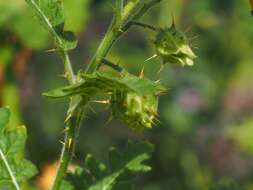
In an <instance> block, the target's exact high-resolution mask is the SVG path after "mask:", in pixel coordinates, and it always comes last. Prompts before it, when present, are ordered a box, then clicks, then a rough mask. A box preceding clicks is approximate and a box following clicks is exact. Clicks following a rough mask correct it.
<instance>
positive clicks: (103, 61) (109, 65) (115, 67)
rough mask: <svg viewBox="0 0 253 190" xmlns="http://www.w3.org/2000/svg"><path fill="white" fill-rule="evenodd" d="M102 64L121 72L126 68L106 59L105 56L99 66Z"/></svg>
mask: <svg viewBox="0 0 253 190" xmlns="http://www.w3.org/2000/svg"><path fill="white" fill-rule="evenodd" d="M102 65H107V66H108V67H110V68H112V69H114V70H115V71H118V72H120V73H121V72H122V71H123V70H124V68H122V67H121V66H119V65H116V64H115V63H113V62H111V61H109V60H107V59H105V58H103V59H102V60H101V64H100V65H98V68H99V67H100V66H102Z"/></svg>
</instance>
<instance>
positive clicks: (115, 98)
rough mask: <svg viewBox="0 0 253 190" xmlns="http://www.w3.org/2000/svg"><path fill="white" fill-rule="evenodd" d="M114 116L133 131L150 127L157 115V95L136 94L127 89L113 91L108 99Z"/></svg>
mask: <svg viewBox="0 0 253 190" xmlns="http://www.w3.org/2000/svg"><path fill="white" fill-rule="evenodd" d="M110 107H111V112H112V115H113V117H114V118H116V119H118V120H120V121H122V122H124V123H126V124H127V126H128V127H129V128H131V129H133V130H135V131H142V130H143V129H145V128H152V125H153V124H154V120H155V119H156V117H157V107H158V96H157V95H152V94H149V95H138V94H137V93H134V92H129V91H119V90H117V91H115V92H114V93H113V94H112V95H111V99H110Z"/></svg>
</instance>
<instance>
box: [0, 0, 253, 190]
mask: <svg viewBox="0 0 253 190" xmlns="http://www.w3.org/2000/svg"><path fill="white" fill-rule="evenodd" d="M63 1H64V4H65V12H66V19H67V23H66V28H67V29H70V30H73V31H75V32H76V33H77V34H78V40H79V44H78V47H77V49H75V50H73V51H71V52H70V56H71V59H72V61H73V63H74V68H75V70H78V69H81V68H85V67H86V65H87V63H88V62H89V60H90V59H91V57H92V54H93V53H94V51H95V50H96V48H97V46H98V44H99V42H100V40H101V39H102V37H103V35H104V34H105V31H106V28H107V27H108V25H109V23H110V19H111V17H112V3H113V2H112V1H111V0H106V1H105V0H63ZM0 10H1V11H0V104H1V106H5V105H9V106H10V108H11V110H12V118H11V125H13V126H14V125H19V124H25V125H26V126H27V127H28V133H29V137H28V143H27V149H26V150H27V157H28V158H29V159H30V160H32V161H33V162H34V163H35V164H36V165H37V166H38V167H39V170H40V174H39V176H38V177H36V178H34V181H33V184H35V185H36V186H37V187H39V188H40V189H41V190H44V189H46V188H47V184H48V183H49V182H48V181H50V180H51V179H52V175H53V172H54V169H53V165H54V163H55V162H56V161H57V159H58V157H59V154H60V147H61V143H60V139H61V138H62V136H63V132H62V131H63V127H64V125H63V120H64V117H65V110H66V109H67V101H57V102H53V101H49V100H47V99H46V98H44V97H42V96H41V93H42V92H44V91H47V90H50V89H53V88H55V87H58V86H60V85H62V84H66V82H65V80H64V79H63V78H61V77H60V75H61V74H62V73H63V66H62V64H61V60H60V59H59V58H58V57H57V55H56V54H55V53H54V52H50V51H49V52H48V51H47V50H50V49H52V48H53V45H52V43H51V39H50V37H49V36H48V34H47V33H46V32H45V31H44V29H43V28H42V27H41V26H40V25H39V24H38V23H37V21H36V20H35V19H34V18H33V17H34V16H33V14H32V13H31V11H30V9H28V7H27V5H26V4H25V1H24V0H8V1H6V0H0ZM172 15H174V17H175V20H176V26H177V27H178V28H180V29H181V30H182V31H186V34H187V36H188V37H189V38H190V39H191V45H192V47H193V48H194V51H195V53H196V54H197V55H198V58H197V59H196V61H195V65H194V67H184V68H182V67H179V66H175V65H167V66H166V67H165V68H164V69H163V70H162V72H161V73H159V74H157V71H158V70H159V67H160V66H161V61H160V60H159V59H158V60H152V61H150V62H148V63H146V65H145V75H146V76H147V77H149V78H151V79H154V80H157V79H159V78H160V79H161V81H162V83H163V84H164V85H165V86H167V87H168V88H169V91H168V93H167V94H166V95H164V96H163V97H162V98H161V101H160V106H159V112H160V118H159V120H160V124H158V125H157V126H155V127H154V128H153V129H152V130H146V131H145V132H144V133H143V134H136V133H133V132H132V131H131V130H129V129H128V128H127V127H126V126H124V125H122V124H121V123H119V122H117V121H114V120H113V121H111V122H109V123H108V124H106V125H105V123H107V121H108V118H109V116H110V113H109V112H108V111H107V109H106V107H105V106H101V105H96V104H94V105H92V107H93V108H92V109H90V110H89V113H88V115H87V117H86V119H85V121H84V122H83V124H82V128H81V131H80V136H79V140H78V145H77V150H76V155H75V157H74V163H80V162H82V161H83V159H84V156H85V154H86V153H92V154H94V155H95V157H97V158H98V159H100V160H102V161H103V160H105V159H106V155H107V151H108V148H109V147H110V146H112V145H113V146H115V145H119V146H120V145H122V144H124V143H125V142H126V141H127V140H128V139H133V140H141V139H148V140H149V141H151V142H152V143H154V144H155V146H156V149H155V152H154V153H153V155H152V159H151V160H150V165H151V166H152V168H153V170H152V171H151V172H150V173H148V174H145V175H144V176H140V177H139V178H137V179H136V182H137V184H138V187H139V188H138V189H143V190H210V189H220V190H221V189H222V190H225V189H227V190H233V189H238V190H242V189H245V190H252V189H253V118H252V115H253V85H252V82H253V78H252V77H253V18H252V17H251V16H250V8H249V2H248V0H240V1H239V0H222V1H221V0H205V1H203V0H194V1H193V0H177V1H174V0H173V1H172V0H164V1H163V3H161V5H160V6H156V7H155V8H153V9H152V11H150V12H149V14H147V15H146V16H145V17H144V18H143V22H147V23H151V24H153V25H155V26H164V27H165V26H169V25H170V24H171V20H172ZM153 40H154V34H153V33H151V32H149V31H145V30H143V29H139V28H132V29H131V30H130V31H129V33H128V34H127V35H125V36H124V37H123V38H121V40H120V42H118V43H117V44H116V45H115V46H114V48H113V51H112V52H111V53H110V55H109V57H110V59H111V60H113V61H115V62H119V63H120V64H122V65H125V66H126V67H127V68H128V69H129V70H130V71H131V72H132V73H135V74H138V73H139V72H140V70H141V68H142V67H143V65H144V64H145V63H144V60H146V59H147V58H149V57H151V56H152V55H153V54H154V47H153V44H152V41H153ZM154 76H156V77H154ZM93 110H95V112H94V111H93Z"/></svg>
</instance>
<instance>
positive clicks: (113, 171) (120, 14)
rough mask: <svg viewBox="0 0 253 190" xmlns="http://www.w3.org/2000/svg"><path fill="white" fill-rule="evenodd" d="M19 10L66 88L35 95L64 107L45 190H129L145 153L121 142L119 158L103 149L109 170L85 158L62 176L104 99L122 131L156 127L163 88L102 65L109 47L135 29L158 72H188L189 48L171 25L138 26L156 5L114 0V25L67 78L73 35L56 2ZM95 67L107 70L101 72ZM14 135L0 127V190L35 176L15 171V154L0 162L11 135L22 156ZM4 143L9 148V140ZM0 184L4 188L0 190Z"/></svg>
mask: <svg viewBox="0 0 253 190" xmlns="http://www.w3.org/2000/svg"><path fill="white" fill-rule="evenodd" d="M26 2H27V4H28V5H29V6H30V8H31V10H32V11H33V12H34V14H35V15H36V18H37V20H38V22H40V24H41V25H42V26H43V27H44V28H45V29H46V30H47V31H48V32H49V33H50V34H51V36H52V37H53V40H54V44H55V49H56V52H57V53H58V54H59V56H60V57H61V58H62V62H63V66H64V69H65V73H64V76H65V78H66V79H67V80H68V82H69V85H67V86H63V87H57V88H56V89H54V90H50V91H49V92H46V93H44V94H43V95H44V96H46V97H47V98H51V99H60V98H67V99H69V100H70V103H69V108H68V110H67V113H66V119H65V121H64V123H65V128H64V129H63V131H64V132H65V138H64V142H63V147H62V153H61V156H60V162H59V167H58V170H57V174H56V177H55V179H54V183H53V185H52V188H51V189H52V190H59V189H71V190H73V189H75V190H80V189H89V190H102V189H103V190H112V189H114V190H115V189H131V186H132V185H133V183H132V182H131V179H132V176H134V175H136V174H137V173H143V172H147V171H149V170H150V169H151V168H150V167H149V166H147V165H145V164H143V161H145V160H147V159H149V153H151V152H152V150H153V146H152V145H151V144H150V143H148V142H138V143H132V142H128V143H127V146H126V149H124V150H122V149H121V150H117V149H115V148H111V149H110V150H109V160H110V161H109V164H104V163H101V162H99V161H97V160H96V159H95V158H94V157H93V156H92V155H90V154H88V155H87V156H86V158H85V162H84V165H83V166H80V167H79V166H78V167H77V168H76V170H75V171H74V172H72V173H69V172H68V171H67V168H68V165H69V164H70V162H71V159H72V156H73V155H74V151H75V144H76V140H77V136H78V134H77V133H78V131H79V130H78V129H79V127H80V123H81V121H82V119H83V118H84V116H85V115H86V112H87V109H86V108H87V106H88V105H89V103H90V102H94V99H95V98H96V97H97V96H101V95H102V96H103V97H107V100H105V101H104V102H106V103H107V104H109V110H110V112H111V115H112V117H113V118H115V119H118V120H120V121H121V122H123V123H125V124H126V126H128V127H129V128H130V129H132V130H133V131H136V132H137V133H140V132H142V131H143V130H148V129H150V128H152V127H153V126H154V125H155V124H156V121H157V120H158V99H159V96H160V95H162V93H164V92H165V91H166V88H165V87H163V86H162V85H161V84H160V83H159V82H157V81H152V80H150V79H148V78H145V76H144V75H143V74H141V75H140V76H135V75H133V74H131V73H129V72H128V71H127V70H126V68H123V67H121V66H119V65H117V64H115V63H113V62H112V61H110V60H109V59H108V58H107V55H108V54H109V52H110V51H111V48H112V46H113V45H114V43H115V42H116V41H118V40H120V37H121V36H122V35H124V34H125V33H126V32H127V31H128V30H129V29H130V28H131V27H132V26H133V25H135V26H140V27H143V28H148V29H151V30H152V31H153V32H154V36H155V42H154V49H155V56H158V57H159V58H160V59H161V61H162V64H166V63H173V64H179V65H182V66H184V65H193V60H194V58H195V57H196V56H195V54H194V53H193V51H192V50H191V48H190V45H189V41H188V39H187V37H186V36H185V35H184V34H183V33H182V32H181V31H180V30H178V29H177V28H176V27H175V25H174V24H172V26H171V27H167V28H159V27H154V26H151V25H149V24H144V23H141V22H140V21H139V20H140V19H141V18H142V16H143V15H144V14H146V13H147V12H148V10H149V9H150V8H152V7H153V6H155V5H157V4H158V3H160V2H161V0H125V1H124V0H115V5H114V8H113V12H114V17H113V19H112V21H111V24H110V26H109V28H108V30H107V32H106V34H105V36H104V38H103V39H102V41H101V43H100V45H99V47H98V49H97V51H96V52H95V53H94V56H93V58H92V59H91V61H90V63H89V64H88V66H87V67H86V68H84V69H83V70H79V71H77V72H75V71H74V70H73V68H72V63H71V60H70V58H69V55H68V51H69V50H72V49H74V48H76V46H77V40H76V36H75V34H74V33H73V32H71V31H65V28H64V25H65V18H64V9H63V3H62V1H61V0H26ZM144 61H145V60H144ZM136 64H137V63H136ZM101 67H107V68H108V69H107V70H105V69H103V70H101ZM0 111H1V112H0V117H1V119H2V118H4V119H5V120H3V121H4V122H2V121H1V122H0V124H1V125H0V127H1V126H5V125H6V123H7V120H8V117H9V111H8V109H7V108H2V110H0ZM15 130H16V131H13V132H12V131H10V132H9V131H8V130H7V129H5V128H3V127H1V128H0V135H5V136H6V137H5V136H4V137H5V138H7V140H5V139H2V138H1V139H0V150H1V152H0V153H1V160H0V169H1V170H0V187H9V188H11V189H20V186H21V185H22V184H23V183H24V181H25V180H27V179H28V178H30V177H32V176H33V175H35V174H36V169H35V167H34V166H33V165H32V164H31V163H30V162H29V161H24V164H25V165H24V166H21V165H17V164H15V158H16V156H17V155H19V154H20V153H19V152H18V151H17V152H15V151H12V153H13V157H10V155H11V154H8V155H6V151H7V150H6V148H7V144H8V145H9V143H7V141H8V138H11V137H12V135H15V134H16V133H17V134H16V136H18V135H19V134H18V133H19V131H20V133H21V134H20V136H21V137H22V138H21V137H20V139H21V140H20V142H21V143H20V144H19V145H16V144H15V146H17V147H19V148H22V149H23V145H24V140H25V128H24V127H20V128H17V129H15ZM12 133H13V134H12ZM22 134H23V135H22ZM9 141H10V143H11V142H12V140H9ZM15 150H16V149H15ZM21 157H22V156H21ZM21 157H20V158H21ZM22 158H23V157H22ZM24 167H25V168H24ZM22 168H24V169H25V172H23V170H22ZM1 171H4V172H1ZM19 171H20V172H21V173H19ZM1 175H2V176H3V177H2V176H1ZM1 177H2V178H1ZM2 179H4V181H3V182H2V183H1V180H2Z"/></svg>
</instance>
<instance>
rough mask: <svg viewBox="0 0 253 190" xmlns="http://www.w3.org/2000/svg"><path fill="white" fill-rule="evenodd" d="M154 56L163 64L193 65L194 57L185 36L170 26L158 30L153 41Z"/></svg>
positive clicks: (173, 26)
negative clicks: (159, 58) (161, 60)
mask: <svg viewBox="0 0 253 190" xmlns="http://www.w3.org/2000/svg"><path fill="white" fill-rule="evenodd" d="M155 45H156V54H157V55H158V56H159V57H161V58H162V59H163V62H164V63H167V62H169V63H174V64H180V65H182V66H184V65H189V66H192V65H193V59H195V58H196V55H195V54H194V53H193V51H192V49H191V47H190V45H189V40H188V39H187V37H186V35H185V34H184V33H183V32H181V31H179V30H177V29H176V27H175V25H174V24H172V26H171V27H169V28H164V29H160V30H159V32H158V34H157V36H156V40H155Z"/></svg>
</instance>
